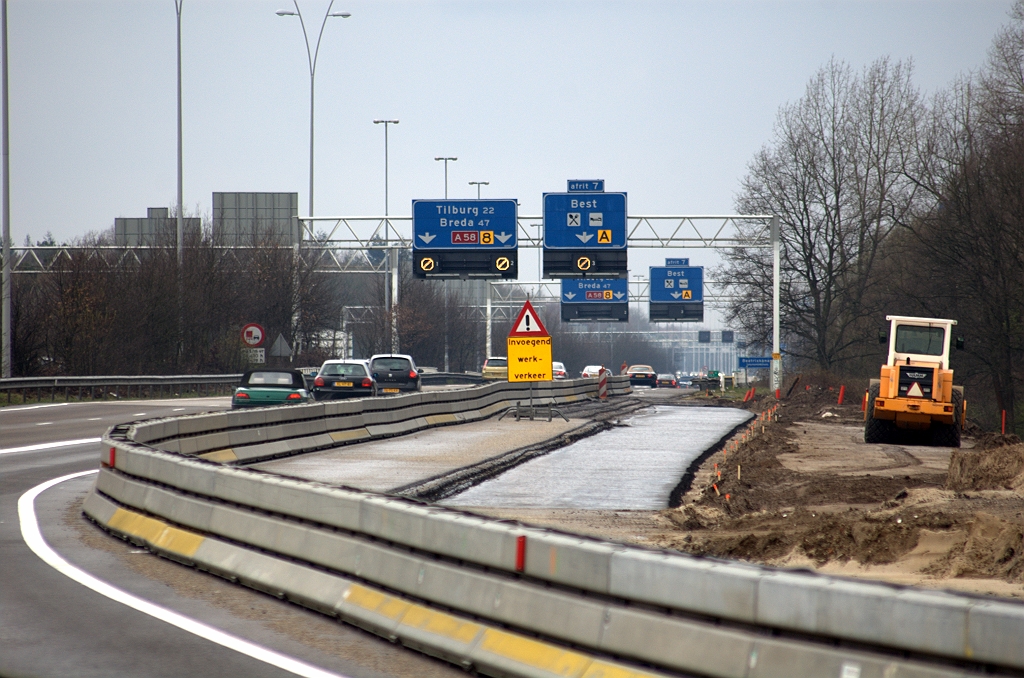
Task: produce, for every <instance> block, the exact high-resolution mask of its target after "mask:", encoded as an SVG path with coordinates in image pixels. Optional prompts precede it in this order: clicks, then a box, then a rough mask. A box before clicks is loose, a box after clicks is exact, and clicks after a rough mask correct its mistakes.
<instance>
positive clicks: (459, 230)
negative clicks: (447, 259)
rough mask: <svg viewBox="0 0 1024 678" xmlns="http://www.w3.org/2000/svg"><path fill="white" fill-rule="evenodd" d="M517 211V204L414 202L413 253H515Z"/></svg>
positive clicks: (494, 202) (492, 202) (469, 201)
mask: <svg viewBox="0 0 1024 678" xmlns="http://www.w3.org/2000/svg"><path fill="white" fill-rule="evenodd" d="M517 207H518V206H517V203H516V201H515V200H413V201H412V246H413V249H416V250H461V249H475V250H479V249H484V250H491V249H498V250H511V249H516V247H517V245H518V240H517V238H516V230H517Z"/></svg>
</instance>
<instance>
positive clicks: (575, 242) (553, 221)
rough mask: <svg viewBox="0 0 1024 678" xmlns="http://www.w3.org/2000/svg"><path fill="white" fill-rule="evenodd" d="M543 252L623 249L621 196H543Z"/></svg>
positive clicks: (624, 208) (619, 194)
mask: <svg viewBox="0 0 1024 678" xmlns="http://www.w3.org/2000/svg"><path fill="white" fill-rule="evenodd" d="M544 248H545V249H563V250H567V249H573V250H579V249H608V250H624V249H626V194H625V193H545V194H544Z"/></svg>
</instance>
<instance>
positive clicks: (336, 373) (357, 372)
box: [318, 363, 366, 377]
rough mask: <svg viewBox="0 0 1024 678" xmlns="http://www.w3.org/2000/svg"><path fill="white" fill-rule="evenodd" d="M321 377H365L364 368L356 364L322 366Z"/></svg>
mask: <svg viewBox="0 0 1024 678" xmlns="http://www.w3.org/2000/svg"><path fill="white" fill-rule="evenodd" d="M318 376H321V377H365V376H366V368H364V367H363V366H362V365H359V364H356V363H350V364H343V365H324V366H323V368H322V369H321V370H320V374H319V375H318Z"/></svg>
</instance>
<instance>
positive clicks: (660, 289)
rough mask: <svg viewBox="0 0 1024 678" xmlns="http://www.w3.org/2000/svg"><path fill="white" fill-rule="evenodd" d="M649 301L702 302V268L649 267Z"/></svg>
mask: <svg viewBox="0 0 1024 678" xmlns="http://www.w3.org/2000/svg"><path fill="white" fill-rule="evenodd" d="M651 301H652V302H666V303H675V302H679V303H688V302H697V301H704V267H703V266H651Z"/></svg>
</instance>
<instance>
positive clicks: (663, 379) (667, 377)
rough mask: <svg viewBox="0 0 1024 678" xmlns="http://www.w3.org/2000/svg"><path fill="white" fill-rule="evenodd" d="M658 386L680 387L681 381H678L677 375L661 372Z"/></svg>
mask: <svg viewBox="0 0 1024 678" xmlns="http://www.w3.org/2000/svg"><path fill="white" fill-rule="evenodd" d="M658 388H679V383H678V382H677V381H676V375H674V374H659V375H658Z"/></svg>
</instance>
